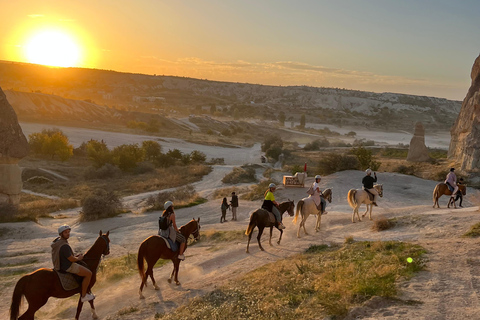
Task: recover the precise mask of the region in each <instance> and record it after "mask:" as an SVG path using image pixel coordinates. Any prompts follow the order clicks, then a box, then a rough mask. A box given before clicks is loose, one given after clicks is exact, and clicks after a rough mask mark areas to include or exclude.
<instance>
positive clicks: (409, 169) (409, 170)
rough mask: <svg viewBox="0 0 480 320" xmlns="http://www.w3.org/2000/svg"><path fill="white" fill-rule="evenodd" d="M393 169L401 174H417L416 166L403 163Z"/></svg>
mask: <svg viewBox="0 0 480 320" xmlns="http://www.w3.org/2000/svg"><path fill="white" fill-rule="evenodd" d="M393 171H394V172H398V173H401V174H408V175H411V176H413V175H414V174H415V167H414V166H406V165H403V164H401V165H399V166H398V167H396V168H395V169H394V170H393Z"/></svg>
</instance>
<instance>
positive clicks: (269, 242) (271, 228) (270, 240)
mask: <svg viewBox="0 0 480 320" xmlns="http://www.w3.org/2000/svg"><path fill="white" fill-rule="evenodd" d="M272 235H273V227H270V239H268V244H269V245H270V246H273V244H272Z"/></svg>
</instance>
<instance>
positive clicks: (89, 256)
mask: <svg viewBox="0 0 480 320" xmlns="http://www.w3.org/2000/svg"><path fill="white" fill-rule="evenodd" d="M109 233H110V232H107V233H106V234H102V231H101V230H100V234H99V237H98V238H97V240H96V241H95V243H94V244H93V246H92V247H91V248H90V250H88V251H87V253H85V255H84V256H83V261H84V262H85V263H86V264H87V267H88V269H90V271H92V279H91V280H90V284H89V286H88V290H87V291H88V292H90V289H91V288H92V287H93V285H94V284H95V282H96V280H97V279H96V276H97V267H98V265H99V264H100V259H101V258H102V255H107V254H109V253H110V239H109V238H108V235H109ZM80 292H81V286H80V287H78V288H77V289H73V290H69V291H65V290H64V289H63V287H62V284H61V283H60V279H59V278H58V275H57V274H56V272H55V271H53V270H52V269H47V268H42V269H38V270H36V271H34V272H32V273H30V274H27V275H25V276H23V277H21V278H20V280H18V282H17V284H16V285H15V289H14V291H13V296H12V303H11V305H10V320H17V318H18V314H19V312H20V303H21V300H22V296H23V295H24V296H25V298H26V299H27V301H28V309H27V311H26V312H25V313H24V314H23V315H22V316H21V317H20V318H18V320H33V319H34V317H35V312H37V310H38V309H40V308H41V307H42V306H43V305H44V304H45V303H47V300H48V298H50V297H55V298H68V297H71V296H73V295H74V294H77V293H80ZM89 302H90V307H91V308H92V317H93V318H94V319H97V318H98V317H97V314H96V313H95V307H94V306H93V300H91V301H89ZM82 306H83V302H82V301H81V299H80V297H79V298H78V306H77V314H76V315H75V319H77V320H78V317H79V316H80V312H81V311H82Z"/></svg>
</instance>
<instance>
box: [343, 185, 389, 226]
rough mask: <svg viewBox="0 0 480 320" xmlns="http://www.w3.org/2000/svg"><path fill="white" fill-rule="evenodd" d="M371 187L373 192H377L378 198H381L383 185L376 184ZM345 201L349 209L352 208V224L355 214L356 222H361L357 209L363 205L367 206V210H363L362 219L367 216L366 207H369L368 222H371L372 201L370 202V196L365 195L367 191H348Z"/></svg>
mask: <svg viewBox="0 0 480 320" xmlns="http://www.w3.org/2000/svg"><path fill="white" fill-rule="evenodd" d="M373 187H374V188H375V190H377V192H378V195H379V196H380V197H383V184H376V185H374V186H373ZM347 200H348V204H349V205H350V207H352V208H353V214H352V222H355V213H356V214H357V217H358V221H362V219H360V215H359V214H358V209H359V208H360V206H361V205H362V204H363V203H365V205H366V206H367V210H365V213H364V214H362V218H363V217H365V216H366V215H367V212H368V207H369V206H370V215H369V218H370V220H372V208H373V204H372V201H371V200H370V196H369V194H368V193H367V191H365V190H362V189H360V190H357V189H350V190H349V191H348V195H347Z"/></svg>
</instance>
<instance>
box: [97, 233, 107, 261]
mask: <svg viewBox="0 0 480 320" xmlns="http://www.w3.org/2000/svg"><path fill="white" fill-rule="evenodd" d="M109 234H110V231H107V233H105V234H102V230H100V232H99V234H98V235H99V237H98V239H97V241H96V242H95V243H97V242H100V245H103V244H105V248H104V249H103V252H102V254H103V255H104V256H106V255H108V254H110V238H109V237H108V235H109ZM100 239H102V240H100Z"/></svg>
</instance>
